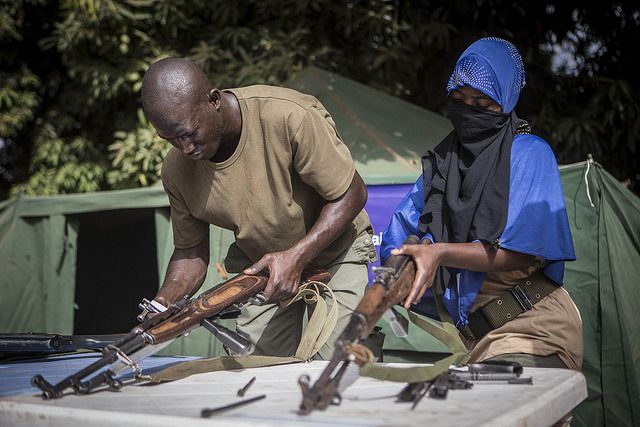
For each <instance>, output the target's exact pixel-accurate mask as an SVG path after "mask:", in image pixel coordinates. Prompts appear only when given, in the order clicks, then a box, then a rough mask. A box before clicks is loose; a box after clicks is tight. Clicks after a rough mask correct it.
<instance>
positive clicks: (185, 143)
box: [178, 138, 196, 155]
mask: <svg viewBox="0 0 640 427" xmlns="http://www.w3.org/2000/svg"><path fill="white" fill-rule="evenodd" d="M178 143H179V144H180V152H182V154H184V155H189V154H191V152H192V151H193V150H195V148H196V146H195V145H193V143H192V142H191V139H189V138H180V139H179V140H178Z"/></svg>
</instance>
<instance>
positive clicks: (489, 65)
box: [447, 37, 525, 113]
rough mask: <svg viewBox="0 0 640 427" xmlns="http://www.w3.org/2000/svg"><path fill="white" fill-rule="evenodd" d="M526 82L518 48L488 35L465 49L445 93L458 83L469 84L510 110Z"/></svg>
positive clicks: (458, 85)
mask: <svg viewBox="0 0 640 427" xmlns="http://www.w3.org/2000/svg"><path fill="white" fill-rule="evenodd" d="M524 85H525V72H524V65H523V64H522V58H521V57H520V53H518V49H516V47H515V46H514V45H513V44H511V43H510V42H508V41H506V40H503V39H499V38H496V37H487V38H484V39H480V40H478V41H477V42H475V43H473V44H472V45H471V46H469V47H468V48H467V50H465V51H464V52H463V53H462V55H461V56H460V59H458V62H457V64H456V66H455V69H454V70H453V74H452V75H451V78H450V79H449V84H448V85H447V93H451V91H452V90H454V89H456V88H458V87H460V86H471V87H472V88H474V89H478V90H479V91H481V92H483V93H484V94H485V95H487V96H490V97H491V98H493V99H494V100H495V101H496V102H497V103H498V104H500V106H501V107H502V112H503V113H510V112H511V111H512V110H513V108H514V107H515V106H516V103H517V102H518V97H519V96H520V91H521V90H522V88H523V87H524Z"/></svg>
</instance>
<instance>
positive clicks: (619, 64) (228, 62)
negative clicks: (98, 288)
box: [0, 0, 640, 199]
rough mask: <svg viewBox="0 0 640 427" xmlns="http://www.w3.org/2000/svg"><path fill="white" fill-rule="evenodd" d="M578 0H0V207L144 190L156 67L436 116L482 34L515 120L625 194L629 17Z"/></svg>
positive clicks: (156, 162) (150, 164)
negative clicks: (346, 82) (511, 75)
mask: <svg viewBox="0 0 640 427" xmlns="http://www.w3.org/2000/svg"><path fill="white" fill-rule="evenodd" d="M583 3H584V2H578V1H573V0H567V1H563V2H551V3H549V2H547V3H540V4H536V3H535V2H534V3H531V4H530V5H527V6H522V5H521V4H520V3H518V2H514V1H513V0H475V1H472V2H463V1H453V2H449V3H441V2H424V1H417V0H347V1H344V2H337V1H332V0H303V1H301V0H274V1H263V0H238V1H226V0H193V1H186V0H173V1H169V0H64V1H53V0H0V58H1V61H2V68H0V69H1V70H2V71H0V85H1V86H0V199H2V198H5V197H8V196H9V195H11V194H16V192H17V191H20V190H22V191H24V192H26V193H28V194H59V193H70V192H83V191H98V190H106V189H115V188H129V187H137V186H145V185H151V184H153V183H154V182H155V181H157V180H158V179H159V174H158V171H159V169H160V165H161V162H162V158H163V156H164V154H165V153H166V150H167V144H166V143H164V142H163V141H161V140H160V139H159V138H158V137H157V135H156V134H155V132H154V131H153V129H152V128H151V127H150V126H149V124H148V123H147V122H146V120H145V118H144V115H143V114H141V113H140V108H141V105H140V99H139V98H140V96H139V93H140V87H141V82H142V76H143V75H144V72H145V71H146V69H147V68H148V67H149V66H150V65H151V64H152V63H153V62H155V61H156V60H158V59H160V58H162V57H166V56H184V57H188V58H190V59H192V60H193V61H195V62H196V63H197V64H198V65H200V66H201V67H202V68H203V69H204V70H205V72H206V73H207V74H208V75H209V76H210V77H211V79H212V81H213V83H214V84H215V85H216V86H217V87H219V88H221V89H225V88H230V87H236V86H244V85H249V84H258V83H260V84H272V85H279V84H282V83H284V82H285V81H286V80H288V79H289V78H291V77H293V76H294V75H295V74H296V73H298V72H300V71H301V70H302V69H304V67H306V66H307V65H309V64H315V65H317V66H319V67H321V68H324V69H328V70H330V71H334V72H337V73H340V74H342V75H344V76H346V77H349V78H352V79H355V80H357V81H360V82H362V83H365V84H368V85H371V86H373V87H376V88H378V89H381V90H384V91H387V92H389V93H391V94H394V95H396V96H400V97H403V98H405V99H407V100H409V101H411V102H414V103H416V104H419V105H421V106H424V107H426V108H429V109H432V110H435V111H439V112H444V105H445V99H446V98H445V97H446V93H445V90H444V88H445V85H446V81H447V79H448V78H449V74H450V72H451V69H452V67H453V65H454V63H455V60H456V59H457V57H458V56H459V54H460V53H461V52H462V50H463V49H464V48H465V47H466V46H467V45H468V44H469V43H470V42H472V41H474V40H475V39H477V38H479V37H482V36H487V35H495V36H501V37H506V38H509V39H511V40H512V41H514V43H515V44H516V46H517V47H518V48H519V49H520V51H521V52H522V54H523V57H524V60H525V65H526V68H527V87H526V88H525V92H524V93H523V96H522V99H521V101H520V103H519V105H518V108H517V109H518V114H519V115H522V117H524V118H527V119H530V120H531V122H532V124H533V125H534V130H535V131H536V132H537V133H539V134H540V135H541V136H542V137H544V138H545V139H547V140H548V141H549V142H550V143H551V144H552V146H553V147H554V148H555V149H556V153H557V155H558V159H559V160H560V161H561V162H564V163H568V162H570V161H576V160H584V159H585V158H586V155H587V154H588V153H592V154H593V155H594V158H595V159H596V160H597V161H599V162H601V163H602V164H604V166H605V167H606V168H607V169H608V170H610V171H611V172H612V173H614V174H615V175H616V176H618V177H619V178H620V179H625V178H631V180H630V182H631V184H633V181H634V179H633V178H634V177H635V175H636V174H639V173H640V166H639V165H638V160H636V158H637V153H636V150H637V148H636V145H637V136H636V135H638V134H639V133H638V131H639V130H640V129H639V128H640V123H639V120H640V119H639V117H640V115H639V114H638V108H639V107H638V90H639V88H638V84H637V83H636V81H637V79H635V77H634V75H633V74H632V73H633V70H634V69H635V68H634V67H633V66H631V62H630V61H632V60H633V58H634V55H633V54H632V52H633V49H636V48H635V45H634V44H635V42H636V41H637V40H638V37H639V36H640V35H639V34H638V32H639V31H640V11H639V10H638V7H637V5H636V6H634V4H633V2H631V1H627V0H625V1H620V2H617V3H615V4H611V3H606V2H598V3H597V4H595V3H594V4H588V5H587V4H583ZM561 42H562V43H564V44H563V45H564V46H565V47H568V48H569V49H570V52H571V54H572V55H573V58H575V60H576V64H577V65H576V66H574V67H573V68H571V67H569V68H567V69H566V70H567V71H568V72H567V73H565V74H562V73H559V72H558V73H556V72H554V71H553V68H552V55H553V51H552V50H551V49H550V48H549V47H550V46H558V45H560V43H561ZM594 46H599V47H600V48H599V49H597V51H596V52H595V53H594V52H593V49H594ZM10 187H12V190H11V193H9V191H8V190H9V188H10ZM638 187H640V185H639V186H638Z"/></svg>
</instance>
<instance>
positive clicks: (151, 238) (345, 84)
mask: <svg viewBox="0 0 640 427" xmlns="http://www.w3.org/2000/svg"><path fill="white" fill-rule="evenodd" d="M290 86H291V87H294V88H297V89H300V90H303V91H305V92H308V93H311V94H313V95H315V96H316V97H318V98H319V99H320V100H321V101H322V102H323V103H324V104H325V105H326V106H327V108H328V109H329V111H331V113H332V115H333V116H334V119H335V121H336V123H337V126H338V129H339V131H340V133H341V135H342V137H343V139H344V140H345V143H346V144H347V145H348V146H349V148H350V149H351V152H352V155H353V157H354V159H355V161H356V166H357V168H358V170H359V171H360V174H361V175H362V176H363V178H364V179H365V182H366V183H367V185H368V187H369V190H370V199H374V198H375V197H373V195H376V194H379V193H378V190H379V189H381V188H385V189H386V190H388V191H387V192H386V194H387V195H386V196H380V197H387V199H383V202H382V203H381V204H386V205H387V206H388V207H389V208H390V209H391V210H392V209H393V207H395V206H396V204H397V201H398V200H399V198H401V197H402V196H403V195H404V194H405V192H406V188H407V186H406V185H407V183H412V182H414V181H415V179H416V178H417V177H418V175H419V174H420V163H419V158H420V156H421V154H422V153H423V152H424V151H425V150H426V149H427V148H431V147H433V146H435V144H436V143H437V142H438V141H439V140H440V139H441V138H442V137H443V136H444V135H446V133H447V132H448V131H449V129H450V125H449V123H448V121H447V120H446V119H445V118H443V117H441V116H438V115H436V114H434V113H432V112H429V111H426V110H424V109H420V108H419V107H416V106H415V105H411V104H408V103H406V102H404V101H401V100H399V99H396V98H393V97H391V96H389V95H386V94H384V93H381V92H379V91H376V90H374V89H371V88H369V87H366V86H363V85H361V84H358V83H355V82H352V81H349V80H347V79H345V78H342V77H340V76H337V75H335V74H332V73H327V72H325V71H322V70H319V69H316V68H310V69H309V70H307V71H305V73H302V74H301V75H300V76H298V78H297V79H296V80H294V81H293V82H292V83H291V85H290ZM560 174H561V178H562V182H563V186H564V191H565V198H566V202H567V208H568V211H569V218H570V223H571V230H572V233H573V238H574V244H575V248H576V253H577V256H578V260H577V261H576V262H572V263H568V264H567V271H566V275H565V278H566V288H567V290H568V291H569V292H570V293H571V295H572V297H573V298H574V300H575V301H576V304H577V305H578V307H579V309H580V312H581V314H582V318H583V322H584V338H585V360H584V365H583V372H584V374H585V375H586V377H587V382H588V387H589V397H588V398H587V400H586V401H585V402H583V403H582V404H581V405H580V406H579V407H578V408H577V409H576V411H574V425H594V424H595V425H616V426H618V425H637V424H639V423H640V414H639V412H638V409H637V407H638V403H639V402H638V400H639V390H638V388H639V386H640V378H639V375H640V374H639V372H638V368H639V363H638V360H639V357H640V343H639V340H640V338H638V333H637V326H635V320H636V319H637V318H638V315H637V312H638V308H637V307H640V288H639V287H638V285H637V283H638V278H639V277H640V199H638V198H637V197H636V196H635V195H633V194H632V193H631V192H630V191H629V190H628V189H626V188H624V187H622V186H621V185H620V184H619V183H618V182H617V181H616V180H615V179H614V178H613V177H612V176H611V175H610V174H608V173H607V172H606V171H605V170H604V169H603V168H602V167H600V166H599V165H597V164H595V163H591V162H588V163H583V164H575V165H570V166H566V167H562V168H561V171H560ZM380 194H381V193H380ZM368 209H369V205H368ZM380 216H381V217H379V218H373V215H372V220H375V222H376V223H379V224H383V225H382V226H381V227H384V224H386V223H388V216H385V215H380ZM379 228H380V227H378V229H376V233H378V232H380V231H382V230H381V229H379ZM232 240H233V235H232V233H231V232H228V231H224V230H221V229H219V228H215V227H212V238H211V254H212V255H211V268H210V271H209V275H208V277H207V281H206V282H205V285H204V289H206V288H208V287H210V286H212V285H214V284H216V283H219V282H221V281H222V280H223V278H222V273H221V271H220V270H219V269H218V268H216V264H222V261H223V258H224V256H225V254H226V250H227V247H228V246H229V244H230V243H231V242H232ZM171 251H172V234H171V227H170V224H169V208H168V201H167V198H166V196H165V194H164V192H163V190H162V188H161V187H158V186H155V187H150V188H144V189H136V190H124V191H108V192H100V193H92V194H77V195H66V196H56V197H24V196H23V197H18V198H15V199H12V200H8V201H5V202H2V203H0V332H30V331H36V332H56V333H63V334H71V333H75V334H100V333H117V332H125V331H127V330H129V329H130V328H131V327H133V326H134V325H135V323H136V321H135V316H136V315H137V313H138V312H139V310H138V308H137V307H136V304H137V302H139V301H140V300H141V299H142V298H143V297H146V298H150V297H151V296H153V295H154V294H155V292H156V290H157V288H158V286H159V284H160V283H161V279H162V277H163V275H164V271H165V269H166V265H167V262H168V259H169V256H170V254H171ZM227 322H229V321H227ZM379 324H380V325H381V326H382V327H383V328H384V331H385V333H386V334H387V339H386V340H385V347H384V352H385V360H387V361H395V360H426V359H428V358H429V357H427V356H428V355H429V354H430V353H438V352H443V351H445V349H444V347H443V346H442V345H440V344H439V343H437V342H436V341H435V340H434V339H432V338H431V337H429V336H427V335H426V334H425V333H423V332H421V331H419V330H417V329H416V328H415V327H413V325H411V326H412V329H411V330H410V336H409V339H398V338H395V337H393V334H392V333H391V332H390V331H389V328H388V324H386V322H385V321H384V320H383V321H382V322H380V323H379ZM227 326H230V325H227ZM163 353H164V354H185V355H202V356H213V355H218V354H221V353H222V349H221V346H220V345H219V343H218V342H217V341H216V340H215V339H213V338H212V337H211V336H210V334H209V333H208V332H207V331H206V330H204V328H200V329H199V330H196V331H194V332H192V333H191V334H190V336H189V337H187V338H184V339H183V338H181V339H179V340H177V341H176V342H175V343H173V344H171V345H170V346H169V347H167V348H166V349H165V350H164V351H163ZM425 354H426V355H427V356H425Z"/></svg>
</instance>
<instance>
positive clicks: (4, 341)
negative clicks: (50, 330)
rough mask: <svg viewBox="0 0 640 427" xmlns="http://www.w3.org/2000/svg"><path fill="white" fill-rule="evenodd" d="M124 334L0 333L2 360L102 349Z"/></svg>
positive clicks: (0, 357)
mask: <svg viewBox="0 0 640 427" xmlns="http://www.w3.org/2000/svg"><path fill="white" fill-rule="evenodd" d="M122 336H123V334H111V335H60V334H45V333H35V332H29V333H15V334H0V360H3V359H7V358H10V357H14V356H25V355H27V356H39V355H48V354H56V353H68V352H72V351H76V350H81V349H83V350H95V349H101V348H103V347H104V346H106V345H108V344H112V343H114V342H115V341H116V340H117V339H119V338H121V337H122Z"/></svg>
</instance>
